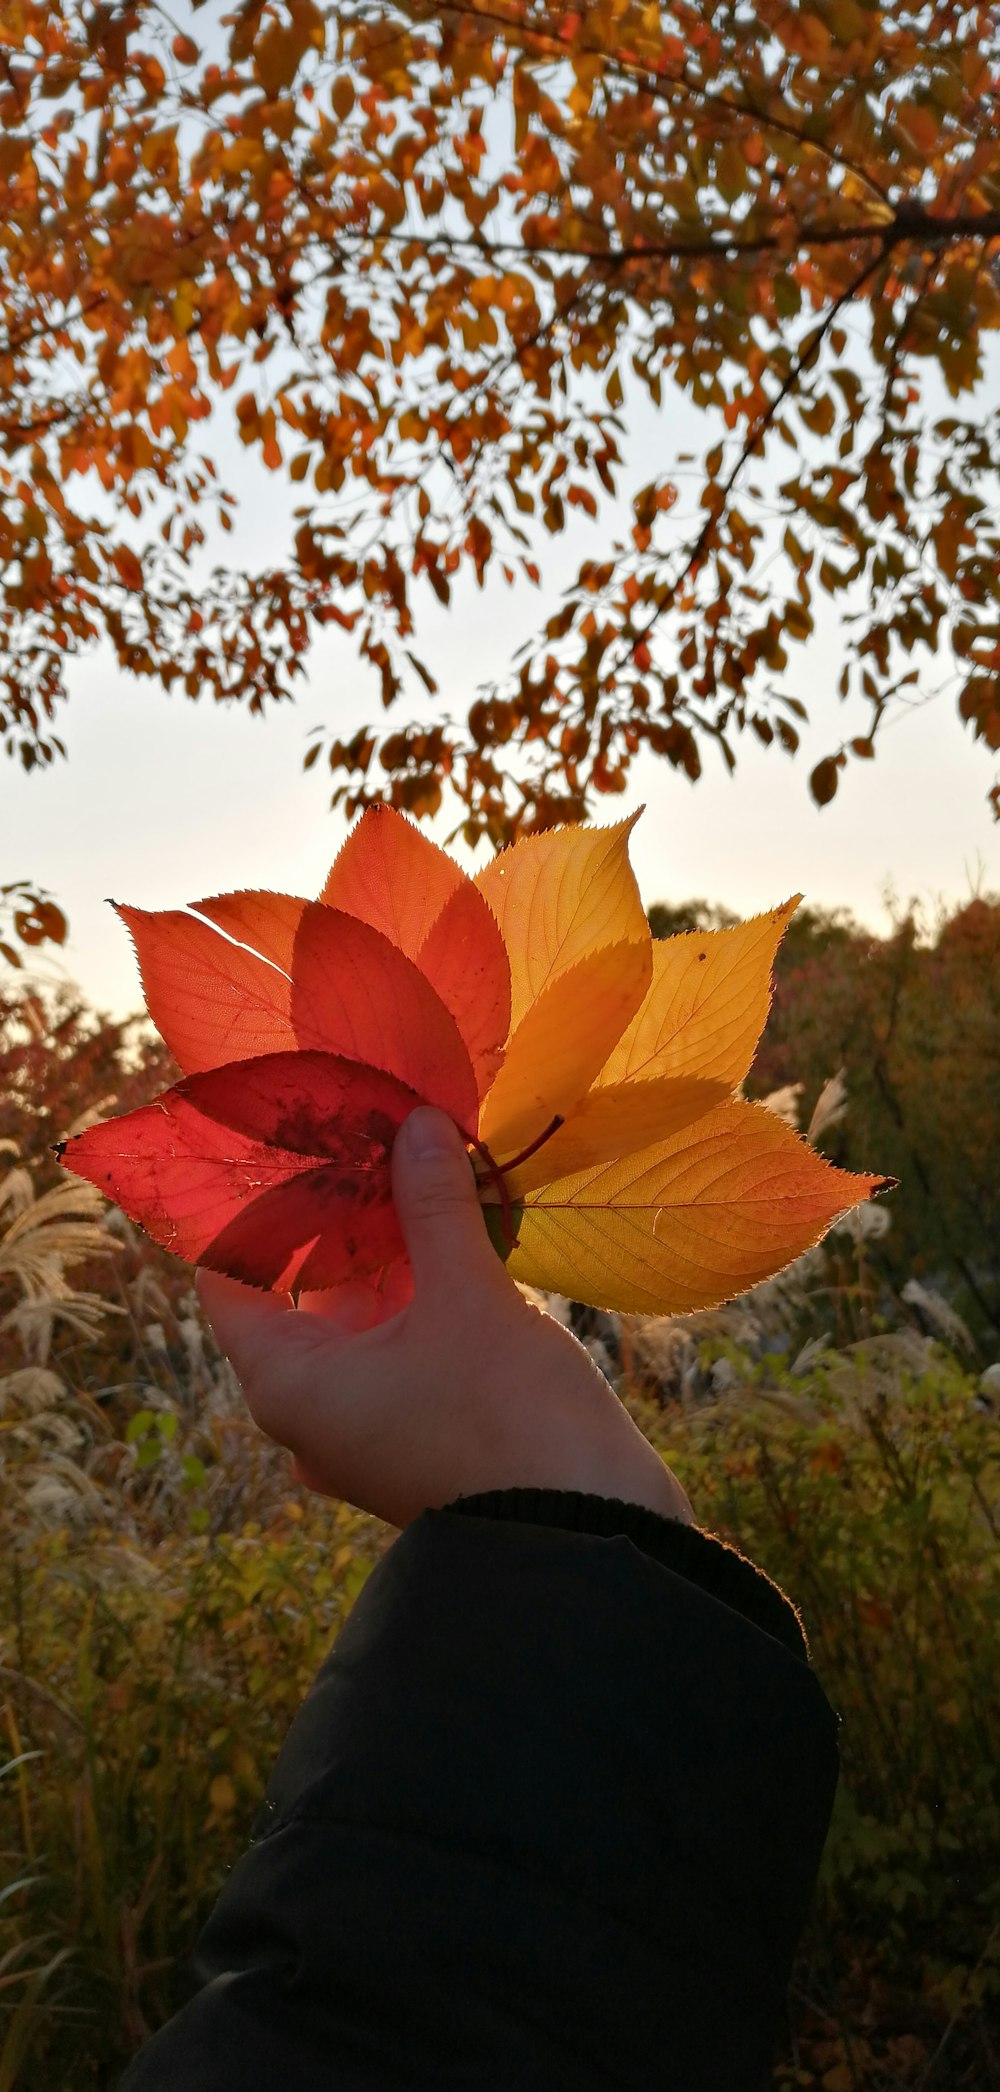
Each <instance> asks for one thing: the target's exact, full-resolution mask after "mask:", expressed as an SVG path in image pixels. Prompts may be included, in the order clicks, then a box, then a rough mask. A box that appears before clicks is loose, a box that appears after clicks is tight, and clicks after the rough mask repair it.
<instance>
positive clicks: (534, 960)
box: [475, 808, 649, 1028]
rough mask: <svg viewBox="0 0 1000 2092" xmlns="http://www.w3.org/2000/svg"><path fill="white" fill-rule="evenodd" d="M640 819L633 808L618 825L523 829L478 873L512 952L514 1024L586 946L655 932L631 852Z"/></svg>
mask: <svg viewBox="0 0 1000 2092" xmlns="http://www.w3.org/2000/svg"><path fill="white" fill-rule="evenodd" d="M641 810H642V809H641V808H640V812H641ZM638 818H639V815H638V813H635V814H632V815H630V817H629V818H628V819H627V820H625V821H619V822H618V823H617V824H616V826H615V827H613V828H580V827H571V828H552V829H547V830H546V831H545V833H544V834H542V835H526V836H522V837H521V838H519V840H518V841H517V842H515V843H511V845H510V846H509V848H508V849H506V850H501V852H500V854H499V856H497V857H495V858H494V859H493V861H492V863H491V864H488V865H486V866H484V868H483V870H482V871H481V872H477V873H476V877H475V884H476V886H477V887H478V888H479V891H480V893H481V894H483V895H484V896H485V898H486V899H487V901H488V902H489V904H490V907H491V908H492V910H493V913H494V915H495V916H496V919H497V921H498V923H499V924H500V929H501V931H502V933H503V939H504V943H505V944H506V946H507V951H508V954H509V956H510V970H511V1025H512V1028H513V1026H515V1025H516V1024H517V1023H518V1022H519V1021H520V1019H521V1017H523V1015H524V1012H525V1010H526V1009H527V1008H528V1006H529V1004H530V1003H532V1002H534V1001H535V998H536V997H537V996H539V995H541V993H542V990H543V989H544V988H547V987H548V986H549V984H550V982H552V981H553V980H555V979H557V978H558V976H559V975H560V974H561V973H565V972H567V971H568V969H569V968H570V967H571V966H575V965H576V963H577V961H578V960H579V959H582V958H583V957H584V956H585V954H586V953H588V952H592V951H594V950H595V949H596V948H597V947H599V946H601V945H608V944H621V943H636V942H639V941H641V940H642V939H643V938H644V937H648V936H649V924H648V922H647V920H646V913H645V909H644V908H643V905H642V900H641V898H640V894H639V888H638V886H637V885H636V880H635V873H634V872H633V870H632V867H631V865H630V863H629V858H628V839H629V835H630V834H631V831H632V829H633V827H634V825H635V823H636V821H637V820H638Z"/></svg>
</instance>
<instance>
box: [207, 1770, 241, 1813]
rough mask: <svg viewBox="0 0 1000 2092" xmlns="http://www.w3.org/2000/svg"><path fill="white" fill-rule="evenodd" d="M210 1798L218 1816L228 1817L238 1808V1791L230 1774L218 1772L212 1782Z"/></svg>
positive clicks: (209, 1791)
mask: <svg viewBox="0 0 1000 2092" xmlns="http://www.w3.org/2000/svg"><path fill="white" fill-rule="evenodd" d="M208 1798H209V1801H210V1802H211V1804H212V1807H213V1809H214V1810H215V1813H216V1815H217V1816H228V1815H230V1814H231V1813H232V1811H233V1809H235V1807H236V1789H235V1787H234V1786H233V1783H232V1780H231V1779H230V1777H229V1774H228V1772H217V1773H216V1775H215V1778H214V1780H213V1781H212V1783H211V1785H210V1787H209V1790H208Z"/></svg>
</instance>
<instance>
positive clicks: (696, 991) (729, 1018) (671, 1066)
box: [600, 894, 802, 1089]
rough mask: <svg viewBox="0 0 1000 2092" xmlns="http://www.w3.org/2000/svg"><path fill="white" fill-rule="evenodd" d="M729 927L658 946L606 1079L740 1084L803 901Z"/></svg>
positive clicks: (798, 896)
mask: <svg viewBox="0 0 1000 2092" xmlns="http://www.w3.org/2000/svg"><path fill="white" fill-rule="evenodd" d="M801 898H802V896H801V894H796V895H795V896H794V898H793V899H792V900H790V901H786V902H785V904H784V906H783V907H781V908H773V909H771V910H770V912H769V913H768V914H767V915H755V916H753V917H752V918H751V920H750V921H749V922H745V923H737V924H736V926H735V927H734V928H733V929H731V930H691V931H687V932H685V933H684V934H682V935H681V936H679V937H666V938H663V939H657V940H655V941H654V944H653V978H652V981H651V983H650V988H649V993H648V995H647V996H646V1000H645V1002H644V1003H643V1006H642V1008H641V1010H639V1012H638V1014H637V1015H636V1016H635V1017H634V1018H633V1020H632V1023H631V1024H630V1025H629V1028H628V1030H627V1031H626V1032H625V1033H624V1034H623V1036H622V1037H621V1039H619V1041H618V1044H617V1045H616V1046H615V1048H614V1051H613V1052H612V1053H611V1055H610V1057H609V1059H608V1062H607V1066H606V1067H604V1068H602V1070H601V1074H600V1082H601V1083H602V1084H603V1083H610V1082H624V1081H626V1080H628V1079H634V1078H636V1077H638V1078H640V1079H642V1080H644V1081H646V1080H649V1079H650V1078H651V1077H653V1076H663V1075H674V1076H678V1075H698V1076H700V1077H701V1078H702V1079H703V1080H704V1081H709V1080H714V1081H719V1082H725V1083H726V1084H727V1085H728V1087H729V1088H730V1089H734V1088H735V1087H736V1084H737V1083H738V1082H742V1080H743V1077H744V1076H745V1075H746V1073H747V1070H748V1069H749V1067H750V1063H751V1061H752V1060H753V1057H754V1053H755V1051H756V1047H757V1041H758V1039H759V1038H760V1035H761V1032H762V1031H763V1029H764V1024H765V1022H766V1019H767V1013H768V1009H769V1007H770V1002H771V968H772V966H773V963H774V954H775V952H776V951H777V948H778V945H779V943H780V941H781V937H782V935H783V933H784V930H785V927H786V924H787V923H788V920H789V918H790V916H791V915H793V914H794V911H795V909H796V908H797V907H798V904H799V902H800V900H801Z"/></svg>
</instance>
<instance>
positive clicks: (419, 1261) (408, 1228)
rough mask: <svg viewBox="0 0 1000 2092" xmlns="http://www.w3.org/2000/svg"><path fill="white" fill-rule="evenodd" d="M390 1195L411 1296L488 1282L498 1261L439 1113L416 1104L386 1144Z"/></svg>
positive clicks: (449, 1128)
mask: <svg viewBox="0 0 1000 2092" xmlns="http://www.w3.org/2000/svg"><path fill="white" fill-rule="evenodd" d="M392 1196H393V1200H394V1202H395V1206H396V1211H397V1213H398V1215H399V1220H400V1225H401V1227H402V1230H403V1235H404V1238H405V1241H406V1248H407V1252H408V1254H409V1259H410V1265H411V1267H412V1270H413V1284H414V1290H415V1292H417V1293H428V1292H432V1291H438V1290H439V1289H440V1288H442V1287H443V1286H444V1285H447V1288H448V1291H449V1292H451V1293H453V1292H454V1289H455V1285H456V1281H461V1279H462V1278H463V1277H465V1278H466V1279H469V1278H482V1279H487V1280H493V1279H494V1278H495V1276H496V1274H497V1272H498V1271H499V1269H500V1265H499V1260H498V1258H497V1254H496V1251H495V1249H494V1248H493V1245H492V1243H491V1241H490V1238H489V1236H488V1234H487V1232H486V1223H485V1221H484V1219H483V1209H482V1207H481V1206H480V1203H479V1198H478V1195H477V1192H476V1180H475V1177H474V1176H473V1172H472V1165H471V1162H470V1160H469V1155H468V1152H467V1150H466V1147H465V1143H464V1141H463V1139H462V1136H461V1134H460V1133H459V1131H458V1128H457V1126H456V1125H455V1123H454V1121H453V1120H452V1119H450V1118H449V1117H448V1114H447V1112H445V1111H438V1110H437V1108H436V1107H435V1106H433V1105H429V1104H428V1105H423V1104H422V1105H418V1107H417V1109H416V1110H415V1111H411V1113H410V1116H409V1118H408V1119H404V1121H403V1124H402V1126H401V1127H400V1129H399V1132H398V1133H397V1135H396V1138H395V1141H394V1142H393V1149H392Z"/></svg>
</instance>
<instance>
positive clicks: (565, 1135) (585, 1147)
mask: <svg viewBox="0 0 1000 2092" xmlns="http://www.w3.org/2000/svg"><path fill="white" fill-rule="evenodd" d="M727 1094H728V1084H726V1083H722V1082H699V1081H698V1080H697V1079H696V1078H695V1077H694V1076H681V1077H680V1079H679V1080H674V1079H673V1078H671V1077H670V1076H669V1075H668V1076H664V1077H662V1078H660V1079H659V1080H657V1079H655V1078H654V1080H653V1081H652V1082H612V1083H609V1084H608V1085H607V1087H606V1088H604V1089H594V1090H591V1091H590V1092H589V1093H588V1095H587V1096H586V1097H584V1098H583V1100H582V1102H581V1103H580V1104H578V1105H577V1108H576V1110H575V1111H573V1112H571V1113H570V1115H569V1117H568V1118H567V1120H566V1123H565V1125H563V1126H560V1127H559V1130H558V1132H556V1133H554V1134H553V1135H552V1137H551V1139H550V1140H547V1141H546V1142H545V1144H544V1146H543V1147H541V1148H538V1149H537V1150H536V1152H535V1154H534V1155H531V1156H529V1158H528V1160H527V1162H522V1163H521V1165H520V1168H518V1169H516V1170H512V1171H511V1173H510V1175H509V1177H508V1179H507V1187H508V1190H509V1192H510V1195H511V1198H513V1199H520V1198H524V1197H525V1195H526V1193H527V1192H529V1191H535V1190H537V1188H538V1186H539V1185H541V1184H548V1183H551V1181H552V1179H553V1178H554V1177H568V1176H570V1175H571V1174H573V1172H575V1171H576V1170H582V1169H587V1168H589V1167H590V1165H591V1164H592V1163H598V1162H600V1163H603V1162H614V1161H615V1160H616V1159H617V1158H618V1157H619V1156H622V1155H633V1154H635V1152H636V1151H637V1149H639V1148H649V1147H652V1146H654V1145H655V1143H656V1142H658V1141H663V1140H667V1139H668V1138H669V1137H670V1135H671V1134H674V1133H679V1132H680V1131H681V1128H682V1127H684V1126H690V1125H692V1124H693V1123H694V1121H695V1120H696V1119H703V1118H704V1117H705V1115H706V1113H707V1112H710V1111H714V1109H715V1107H716V1105H717V1104H723V1103H725V1101H726V1098H727Z"/></svg>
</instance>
